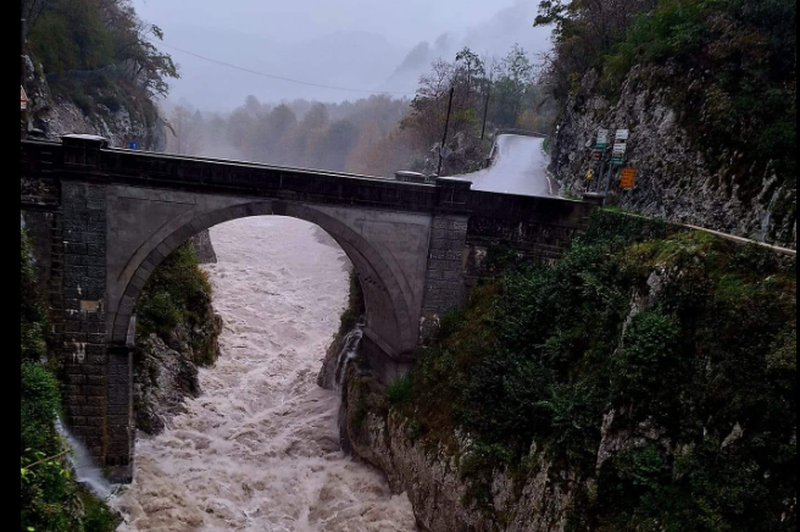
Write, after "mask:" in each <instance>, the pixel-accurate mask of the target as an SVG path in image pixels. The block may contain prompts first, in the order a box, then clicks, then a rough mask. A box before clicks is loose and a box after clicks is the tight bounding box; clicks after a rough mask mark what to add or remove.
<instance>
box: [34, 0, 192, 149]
mask: <svg viewBox="0 0 800 532" xmlns="http://www.w3.org/2000/svg"><path fill="white" fill-rule="evenodd" d="M22 16H23V18H24V19H25V26H24V28H25V38H26V41H27V44H26V46H25V47H24V49H23V68H24V79H23V83H24V84H25V85H26V88H27V91H28V94H29V96H30V99H31V107H30V111H29V113H28V122H29V129H36V130H40V132H37V133H39V134H44V135H46V136H48V137H51V138H55V137H57V136H59V135H61V134H66V133H96V134H100V135H103V136H106V137H108V138H109V139H110V140H111V141H112V143H113V144H117V145H121V146H127V144H128V143H130V142H136V143H137V144H138V145H140V147H142V148H149V149H156V150H157V149H163V147H164V142H165V138H164V131H163V124H162V123H161V120H160V117H159V115H158V109H157V107H156V105H155V103H154V98H155V97H157V96H165V95H166V94H167V92H168V89H169V85H168V80H169V79H170V78H175V77H177V76H178V72H177V68H176V65H175V64H174V63H173V61H172V59H171V58H170V56H169V55H167V54H164V53H161V52H160V51H158V49H157V47H156V45H155V44H154V43H156V42H158V40H160V39H162V38H163V34H162V32H161V30H160V29H159V28H158V26H154V25H150V24H147V23H145V22H143V21H141V20H139V18H138V17H137V16H136V12H135V11H134V9H133V6H132V4H131V2H130V1H129V0H22Z"/></svg>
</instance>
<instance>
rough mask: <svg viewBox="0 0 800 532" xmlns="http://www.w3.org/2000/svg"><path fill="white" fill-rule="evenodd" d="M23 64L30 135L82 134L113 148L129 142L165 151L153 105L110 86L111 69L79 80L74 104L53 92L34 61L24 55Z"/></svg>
mask: <svg viewBox="0 0 800 532" xmlns="http://www.w3.org/2000/svg"><path fill="white" fill-rule="evenodd" d="M24 61H25V63H26V68H25V71H26V73H27V78H26V90H27V93H28V99H29V108H28V116H27V129H28V131H31V130H33V134H36V135H37V136H43V137H44V138H46V139H48V140H58V139H59V138H60V137H61V136H62V135H68V134H71V133H84V134H93V135H100V136H102V137H105V138H107V139H108V140H109V143H110V145H111V146H112V147H118V148H127V147H128V146H129V144H130V143H132V142H135V143H136V144H137V148H138V149H140V150H148V151H163V150H164V148H165V147H166V139H167V137H166V129H165V127H164V122H163V120H162V119H161V117H160V116H159V114H158V109H157V107H156V105H155V104H154V103H153V102H152V101H150V100H148V99H143V98H137V97H135V96H132V95H130V94H127V93H126V91H125V90H124V87H123V86H122V85H117V84H115V83H114V82H113V81H112V82H108V81H107V80H108V79H113V77H114V73H113V71H112V70H109V71H108V72H105V71H104V72H102V73H97V74H94V77H91V78H88V79H86V80H84V79H81V80H77V82H78V83H79V85H80V87H81V89H80V90H79V92H78V93H77V94H78V95H79V98H77V99H76V98H72V97H70V96H68V95H66V94H64V93H63V91H54V90H52V89H51V86H50V84H49V83H48V81H47V79H46V78H45V77H44V75H43V74H42V67H41V65H38V64H36V63H35V59H33V58H31V57H30V56H25V57H24ZM104 76H105V77H104ZM84 87H90V89H84Z"/></svg>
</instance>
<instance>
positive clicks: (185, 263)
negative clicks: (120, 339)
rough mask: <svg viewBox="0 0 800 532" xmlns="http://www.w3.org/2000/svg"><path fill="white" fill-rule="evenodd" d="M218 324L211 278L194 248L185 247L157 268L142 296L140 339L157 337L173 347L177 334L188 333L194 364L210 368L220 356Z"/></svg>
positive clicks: (138, 316)
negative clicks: (203, 268) (199, 260)
mask: <svg viewBox="0 0 800 532" xmlns="http://www.w3.org/2000/svg"><path fill="white" fill-rule="evenodd" d="M216 321H217V318H216V315H215V314H214V310H213V308H212V306H211V285H210V284H209V282H208V275H207V274H206V273H205V272H204V271H203V270H202V269H201V268H200V264H199V262H198V260H197V253H196V252H195V250H194V248H193V247H192V246H191V245H190V244H188V243H187V244H184V245H182V246H180V247H178V249H176V250H175V251H173V252H172V254H171V255H170V256H169V257H167V258H166V259H165V260H164V262H163V263H161V265H159V267H158V268H156V270H155V271H154V272H153V275H152V276H151V277H150V279H149V280H148V281H147V284H146V285H145V287H144V289H143V290H142V292H141V294H140V295H139V301H138V303H137V305H136V335H137V337H138V338H140V339H144V338H147V337H148V336H149V335H150V334H156V335H157V336H158V337H160V338H161V339H162V340H164V341H165V342H166V343H167V344H168V345H169V344H174V342H173V338H174V336H175V335H176V334H180V333H181V332H184V333H188V343H189V347H190V348H191V354H190V355H191V358H192V362H194V363H195V364H197V365H200V366H202V365H208V364H213V363H214V360H216V357H217V354H218V353H217V343H216V338H217V336H218V334H219V328H218V327H217V326H216ZM179 329H182V331H179Z"/></svg>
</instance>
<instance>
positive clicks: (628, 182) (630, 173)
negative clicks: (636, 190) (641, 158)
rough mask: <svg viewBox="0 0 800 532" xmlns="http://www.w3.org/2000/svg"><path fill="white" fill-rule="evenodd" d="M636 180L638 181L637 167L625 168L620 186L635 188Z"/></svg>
mask: <svg viewBox="0 0 800 532" xmlns="http://www.w3.org/2000/svg"><path fill="white" fill-rule="evenodd" d="M635 182H636V169H635V168H623V169H622V177H621V179H620V182H619V186H620V188H625V189H631V188H633V185H634V183H635Z"/></svg>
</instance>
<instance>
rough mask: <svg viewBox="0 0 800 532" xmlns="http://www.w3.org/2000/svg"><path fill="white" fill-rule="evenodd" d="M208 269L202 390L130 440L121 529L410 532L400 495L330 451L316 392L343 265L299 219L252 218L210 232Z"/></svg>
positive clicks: (334, 446)
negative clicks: (158, 426)
mask: <svg viewBox="0 0 800 532" xmlns="http://www.w3.org/2000/svg"><path fill="white" fill-rule="evenodd" d="M211 240H212V242H213V245H214V247H215V249H216V252H217V257H218V260H219V262H218V263H217V264H213V265H208V266H206V267H205V269H206V271H207V272H208V274H209V277H210V280H211V284H212V286H213V288H214V305H215V308H216V310H217V312H219V313H220V314H221V315H222V317H223V320H224V321H225V329H224V331H223V333H222V336H221V337H220V345H221V351H222V352H221V356H220V358H219V360H218V361H217V364H216V365H215V366H214V367H213V368H208V369H202V370H201V371H200V385H201V387H202V390H203V394H202V395H201V396H200V397H199V398H198V399H193V400H189V401H188V402H187V412H186V413H185V414H182V415H180V416H178V417H177V418H176V419H175V420H174V421H173V423H172V425H173V426H172V427H171V428H169V429H167V430H166V431H165V432H164V433H163V434H161V435H159V436H157V437H153V438H140V439H138V440H137V443H136V470H135V479H134V482H133V484H132V485H131V486H130V487H129V488H127V489H126V490H125V491H124V492H123V493H122V494H121V495H119V496H118V497H117V498H116V499H114V500H113V501H112V503H113V506H115V507H116V508H117V509H119V510H121V511H122V512H123V514H124V515H125V516H126V522H125V523H123V524H122V525H121V526H120V528H119V529H118V532H131V531H145V530H147V531H159V532H189V531H198V532H228V531H247V532H284V531H287V532H288V531H293V532H362V531H363V532H411V531H414V530H416V527H415V525H414V517H413V513H412V510H411V504H410V503H409V501H408V498H407V497H406V496H405V495H401V496H393V495H392V494H391V492H390V491H389V488H388V485H387V484H386V481H385V480H384V479H383V478H382V476H381V475H380V474H379V473H377V472H376V471H374V470H372V469H370V468H368V467H367V466H364V465H361V464H358V463H355V462H354V461H352V460H351V459H350V458H348V457H347V456H345V455H344V454H343V453H342V451H341V449H340V446H339V437H338V434H339V431H338V428H337V418H338V412H339V405H340V401H339V398H338V396H337V394H336V393H334V392H331V391H328V390H323V389H321V388H318V387H317V385H316V377H317V374H318V372H319V370H320V368H321V361H322V358H323V356H324V354H325V350H326V348H327V347H328V345H329V344H330V342H331V340H332V337H333V334H334V333H335V331H336V330H337V328H338V324H339V316H340V315H341V313H342V311H343V309H344V305H345V303H346V300H347V290H348V286H349V285H348V271H349V267H350V263H349V261H348V260H347V257H346V256H345V255H344V253H343V252H342V250H341V249H340V248H339V247H338V245H336V244H335V243H334V242H333V240H332V239H331V238H330V237H328V235H326V234H325V233H324V232H322V230H320V229H318V228H317V227H315V226H313V225H311V224H308V223H306V222H302V221H298V220H294V219H290V218H281V217H275V216H273V217H258V218H248V219H244V220H237V221H233V222H228V223H226V224H223V225H220V226H217V227H214V228H212V229H211Z"/></svg>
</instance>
